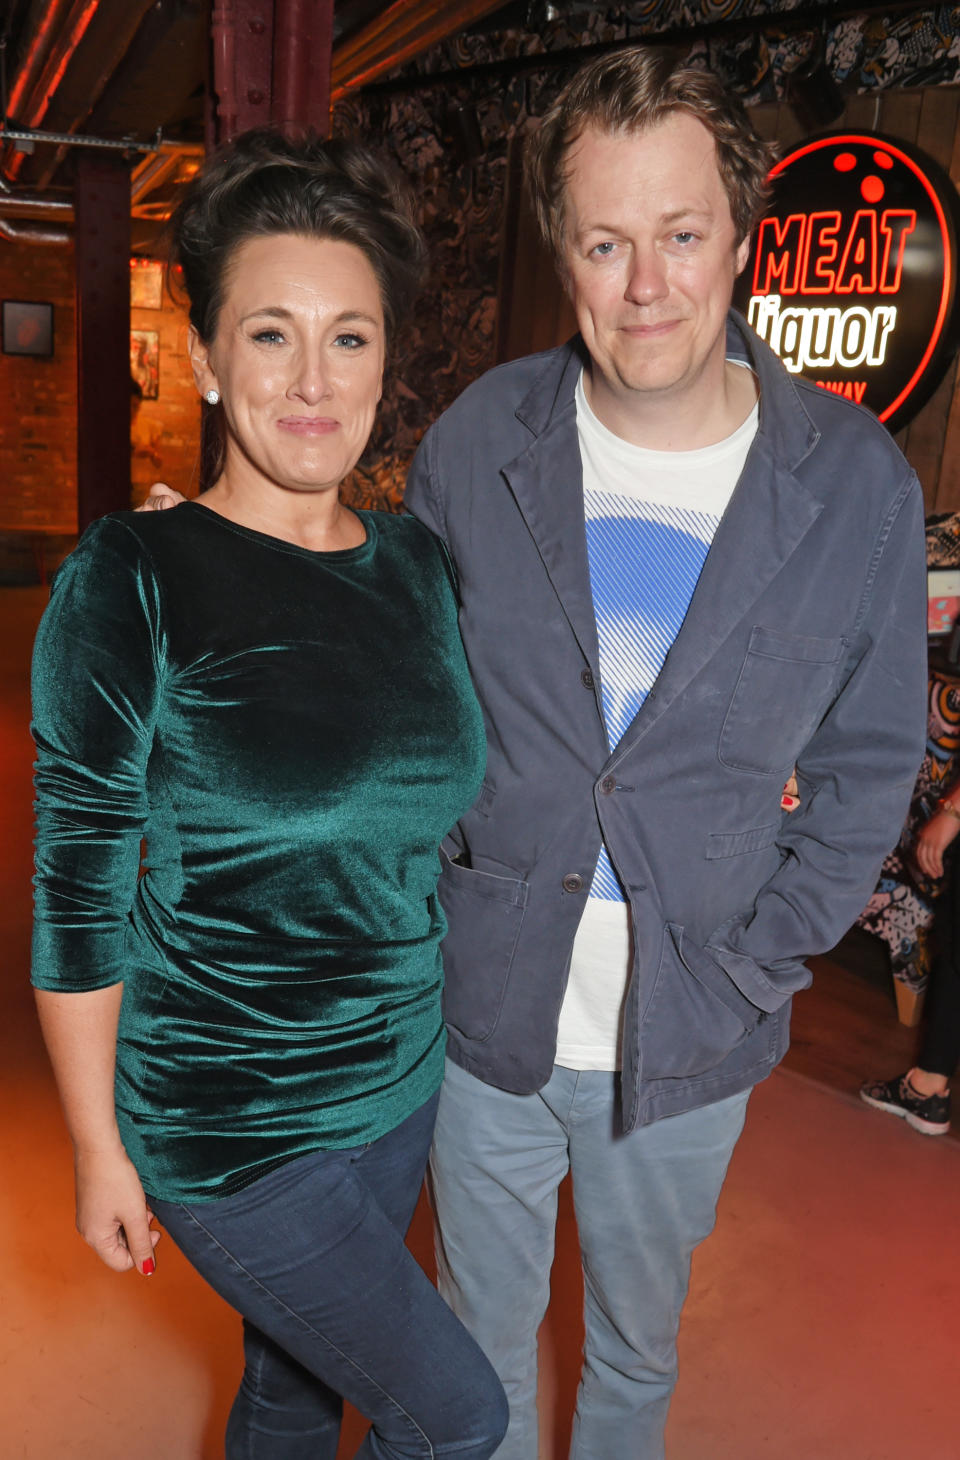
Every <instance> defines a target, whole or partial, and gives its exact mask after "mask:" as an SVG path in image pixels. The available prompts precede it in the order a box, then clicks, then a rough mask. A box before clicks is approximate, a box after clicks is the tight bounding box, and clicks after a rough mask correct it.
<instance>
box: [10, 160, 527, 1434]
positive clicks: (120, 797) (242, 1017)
mask: <svg viewBox="0 0 960 1460" xmlns="http://www.w3.org/2000/svg"><path fill="white" fill-rule="evenodd" d="M174 238H175V256H176V260H177V262H178V263H179V265H180V266H181V268H182V270H183V278H184V282H185V285H186V289H187V293H188V295H189V299H190V319H191V328H190V334H189V349H190V357H191V362H192V366H193V372H194V377H195V380H196V383H197V388H198V390H199V391H200V393H201V394H202V395H203V397H204V399H205V400H206V401H207V402H208V403H209V404H210V405H211V407H213V408H214V409H216V411H217V412H218V414H219V415H220V417H221V423H222V436H223V450H222V452H221V461H220V464H219V470H218V475H217V477H216V480H215V482H214V485H213V486H212V488H211V489H210V491H208V492H207V493H206V494H205V495H204V498H203V501H202V503H196V502H187V503H184V504H183V505H182V506H179V507H176V508H175V509H173V510H172V511H166V512H162V513H150V514H146V515H144V516H135V515H134V514H132V513H118V514H116V515H114V516H112V517H109V518H106V519H104V520H103V521H101V522H98V523H96V524H94V526H93V527H92V528H91V529H90V530H89V531H88V532H87V533H86V534H85V535H84V537H83V539H82V541H81V543H80V545H79V547H78V548H77V551H76V552H75V553H74V554H73V556H72V557H71V558H70V559H69V560H68V562H67V564H66V565H65V567H64V568H63V569H62V570H61V572H60V573H59V575H58V577H57V581H56V583H55V585H54V591H53V596H52V601H51V604H50V607H49V609H48V611H47V613H46V615H45V617H44V620H43V622H42V624H41V628H40V632H39V636H38V639H37V647H36V653H35V668H34V733H35V739H36V743H37V757H38V758H37V797H38V801H37V805H38V853H37V877H36V888H37V923H36V936H35V945H34V966H33V981H34V984H35V985H36V988H37V990H38V993H37V999H38V1003H39V1008H40V1017H41V1021H42V1024H43V1030H44V1035H45V1038H46V1041H47V1045H48V1048H49V1051H50V1054H51V1058H52V1061H53V1065H54V1069H55V1072H56V1076H57V1080H58V1084H59V1087H60V1092H61V1097H62V1100H63V1104H64V1108H65V1111H66V1116H67V1122H68V1125H69V1128H70V1133H71V1136H72V1139H73V1143H74V1147H75V1152H76V1176H77V1211H78V1219H77V1220H78V1226H79V1229H80V1231H81V1233H82V1234H83V1236H84V1237H85V1238H86V1240H87V1241H88V1242H89V1243H90V1244H91V1245H92V1246H93V1247H94V1249H95V1250H96V1251H97V1252H98V1253H99V1255H100V1256H101V1257H102V1258H103V1260H104V1261H105V1262H106V1263H107V1265H108V1266H110V1267H112V1268H114V1269H115V1270H117V1271H124V1270H127V1269H130V1268H134V1267H135V1268H137V1269H138V1270H139V1271H140V1272H141V1273H143V1274H147V1275H150V1274H152V1273H153V1272H154V1267H155V1259H154V1255H153V1254H154V1248H155V1246H156V1243H157V1241H158V1237H159V1234H158V1233H157V1232H156V1231H152V1230H151V1229H150V1222H151V1218H152V1216H153V1214H154V1213H155V1214H156V1215H157V1217H159V1219H160V1220H161V1221H162V1222H163V1224H164V1226H165V1227H166V1229H167V1230H168V1232H169V1233H170V1234H171V1236H172V1237H173V1238H174V1240H175V1241H176V1242H177V1244H178V1245H179V1246H180V1247H181V1248H182V1249H183V1251H184V1252H185V1254H186V1255H187V1257H188V1258H189V1259H190V1260H191V1261H192V1262H193V1263H194V1265H195V1266H196V1267H197V1268H198V1270H199V1271H200V1272H201V1273H202V1274H203V1275H204V1277H206V1278H207V1280H208V1281H209V1282H210V1283H211V1284H212V1286H213V1287H215V1288H216V1289H217V1291H218V1292H219V1293H221V1294H222V1296H223V1297H225V1298H226V1299H227V1301H228V1302H230V1303H232V1304H233V1305H234V1306H235V1307H236V1308H238V1309H239V1311H240V1312H241V1313H242V1314H243V1316H244V1327H245V1353H246V1369H245V1374H244V1378H243V1383H242V1385H241V1388H240V1392H239V1394H238V1396H237V1400H236V1402H235V1404H234V1407H233V1410H232V1412H231V1416H230V1421H229V1425H228V1431H227V1454H228V1456H230V1457H240V1456H243V1457H245V1460H267V1457H269V1460H301V1457H304V1460H305V1457H307V1456H309V1457H311V1460H323V1457H330V1460H333V1456H334V1455H335V1452H336V1449H337V1437H338V1433H339V1425H340V1412H341V1396H346V1397H347V1398H349V1399H350V1400H351V1401H352V1402H353V1403H354V1404H355V1405H356V1406H357V1407H358V1408H359V1409H360V1410H361V1411H363V1412H364V1413H365V1414H367V1415H368V1416H369V1418H370V1420H371V1425H372V1428H371V1430H370V1432H369V1433H368V1435H367V1438H366V1440H365V1441H364V1443H363V1445H362V1446H361V1449H360V1451H359V1452H358V1453H359V1454H360V1455H363V1456H376V1457H393V1456H401V1455H402V1456H405V1457H409V1456H413V1455H416V1456H420V1455H423V1456H426V1455H431V1456H441V1455H446V1454H448V1453H454V1452H455V1453H456V1455H457V1457H458V1460H467V1457H471V1460H472V1457H477V1460H480V1457H485V1456H488V1455H490V1454H491V1453H492V1451H493V1450H494V1449H495V1448H496V1446H497V1444H498V1443H499V1441H500V1439H501V1437H502V1434H503V1429H504V1427H505V1423H506V1421H505V1407H504V1401H503V1396H502V1392H501V1390H500V1386H499V1383H498V1382H497V1380H496V1378H495V1376H494V1374H493V1371H492V1369H490V1367H489V1365H488V1364H487V1362H486V1360H485V1359H484V1358H483V1356H482V1354H481V1353H480V1351H479V1349H477V1347H476V1345H475V1344H474V1343H473V1341H472V1340H471V1339H470V1338H469V1337H468V1335H467V1334H466V1332H465V1331H464V1330H463V1329H462V1328H461V1327H460V1325H459V1324H458V1323H457V1321H456V1320H455V1319H454V1318H453V1316H452V1314H451V1313H450V1312H449V1310H448V1309H447V1308H446V1307H445V1306H444V1305H443V1304H442V1302H441V1301H440V1299H439V1297H438V1296H437V1294H436V1292H435V1291H434V1289H433V1288H432V1286H431V1285H430V1283H429V1282H428V1281H427V1279H426V1277H425V1276H424V1275H423V1273H422V1272H421V1270H420V1269H419V1267H417V1265H416V1263H415V1262H414V1261H413V1259H412V1258H411V1257H410V1255H409V1253H408V1252H407V1251H406V1248H405V1247H404V1245H403V1236H404V1232H405V1231H406V1228H407V1225H408V1223H409V1221H410V1218H411V1215H412V1213H413V1209H414V1206H415V1203H416V1200H417V1194H418V1191H419V1188H420V1183H421V1178H422V1175H423V1169H424V1165H425V1161H426V1156H427V1150H428V1146H429V1142H430V1134H431V1129H432V1125H433V1116H434V1109H435V1103H436V1094H437V1090H438V1086H439V1083H440V1077H441V1070H442V1064H443V1046H444V1036H443V1031H442V1024H441V1019H440V1006H439V995H440V984H441V970H440V959H439V940H440V937H441V935H442V932H443V923H442V917H441V914H440V913H439V911H438V907H437V903H436V899H435V882H436V876H437V845H438V842H439V840H440V838H441V837H442V835H443V834H444V833H445V831H446V830H447V828H448V827H449V826H450V825H451V824H452V823H453V822H454V821H455V820H456V818H457V817H458V816H459V815H460V814H461V812H462V811H463V810H464V809H465V808H466V807H467V806H468V805H469V803H470V802H471V800H472V799H473V797H474V795H475V792H476V790H477V787H478V784H479V780H480V776H481V774H482V769H483V754H484V752H483V745H484V740H483V729H482V723H481V720H480V716H479V711H478V708H477V705H476V702H475V700H474V698H473V695H472V691H471V688H470V683H469V678H468V674H467V669H466V664H465V662H464V657H463V652H462V649H461V646H460V642H459V638H458V634H457V627H456V606H455V602H454V596H453V592H452V590H451V584H450V579H449V572H448V568H447V565H446V561H445V559H444V557H443V555H442V551H441V549H440V547H439V545H438V543H437V542H436V540H435V539H434V538H433V537H431V535H430V534H429V533H428V532H427V531H426V530H425V529H424V528H423V527H421V526H420V525H419V524H418V523H416V522H415V521H414V520H413V519H411V518H398V517H390V516H385V515H383V514H369V513H365V512H352V511H349V510H348V509H347V508H346V507H344V506H343V505H342V504H341V502H340V500H339V496H338V487H339V485H340V483H341V481H342V480H343V478H344V477H345V476H346V474H347V473H348V472H349V471H350V470H351V468H352V467H353V466H354V464H355V463H356V461H357V459H358V457H359V455H360V453H361V451H362V450H363V447H364V445H365V443H366V441H367V438H368V436H369V433H370V429H371V425H372V422H373V418H374V413H375V410H376V406H377V402H378V400H379V398H380V393H381V382H382V375H383V365H384V356H385V351H386V345H387V339H388V335H389V333H390V332H391V331H392V330H393V329H394V328H395V327H396V323H397V319H398V317H399V314H400V312H401V308H402V306H404V305H406V304H407V303H408V302H409V298H410V294H411V292H412V289H413V287H414V286H415V284H416V282H417V280H418V278H419V274H420V271H421V266H422V260H423V245H422V240H421V239H420V236H419V234H418V233H417V231H416V228H415V226H414V225H413V223H412V221H411V217H410V212H409V207H408V204H407V200H406V195H405V194H404V193H403V191H402V190H401V189H400V188H399V186H398V185H397V183H396V181H395V179H393V177H392V175H390V174H388V173H387V172H386V171H385V170H384V168H383V167H382V165H381V164H379V163H378V162H377V161H376V159H375V158H374V157H373V156H372V155H371V154H369V153H368V152H366V151H365V150H364V149H362V148H360V147H358V146H356V145H353V144H347V143H329V144H322V143H319V142H315V141H314V142H308V143H303V144H298V145H293V144H291V143H289V142H286V141H285V140H284V139H283V138H281V137H280V136H279V135H275V134H272V133H266V132H259V133H252V134H249V135H248V136H247V137H245V138H242V139H240V140H239V141H238V142H237V143H235V144H234V145H233V146H232V147H231V148H229V149H227V150H226V151H225V152H223V153H222V154H220V155H219V156H218V157H216V158H215V159H214V160H213V162H212V163H211V164H210V165H209V166H208V167H207V169H206V170H205V171H204V173H202V174H201V176H200V177H199V178H198V179H197V180H196V181H195V182H194V183H193V185H192V186H191V189H190V191H189V193H188V195H187V197H186V200H185V202H184V204H183V206H182V208H181V209H180V212H179V215H178V217H177V219H176V222H175V234H174ZM141 836H143V837H145V839H146V857H145V861H146V871H145V873H144V874H143V876H142V878H141V879H140V881H139V885H138V883H137V873H138V865H139V861H140V848H141Z"/></svg>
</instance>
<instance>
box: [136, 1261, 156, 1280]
mask: <svg viewBox="0 0 960 1460" xmlns="http://www.w3.org/2000/svg"><path fill="white" fill-rule="evenodd" d="M156 1270H157V1264H156V1263H155V1262H154V1260H153V1258H152V1257H148V1258H147V1259H146V1261H145V1262H144V1263H143V1265H142V1267H141V1268H140V1271H141V1272H142V1273H143V1275H144V1277H153V1274H154V1273H155V1272H156Z"/></svg>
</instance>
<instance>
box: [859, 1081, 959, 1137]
mask: <svg viewBox="0 0 960 1460" xmlns="http://www.w3.org/2000/svg"><path fill="white" fill-rule="evenodd" d="M860 1099H861V1100H862V1101H863V1103H864V1105H872V1106H873V1108H874V1110H885V1111H886V1112H887V1114H888V1115H899V1116H900V1119H901V1120H905V1121H906V1122H907V1125H908V1126H909V1127H910V1129H911V1130H915V1131H919V1133H920V1135H922V1136H945V1135H947V1133H948V1132H949V1130H950V1122H949V1120H944V1121H936V1120H924V1119H923V1117H922V1116H920V1115H914V1113H913V1111H912V1110H904V1108H903V1106H902V1105H888V1104H887V1102H886V1101H885V1100H874V1099H873V1097H872V1095H865V1094H864V1092H863V1091H862V1090H861V1091H860Z"/></svg>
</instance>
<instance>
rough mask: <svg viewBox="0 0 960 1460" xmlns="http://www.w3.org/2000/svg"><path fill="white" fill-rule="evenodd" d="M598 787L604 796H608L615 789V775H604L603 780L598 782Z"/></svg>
mask: <svg viewBox="0 0 960 1460" xmlns="http://www.w3.org/2000/svg"><path fill="white" fill-rule="evenodd" d="M600 789H601V791H602V792H603V794H604V795H605V796H609V795H610V793H611V792H612V791H615V790H616V789H617V782H616V777H615V776H604V778H603V780H602V781H601V782H600Z"/></svg>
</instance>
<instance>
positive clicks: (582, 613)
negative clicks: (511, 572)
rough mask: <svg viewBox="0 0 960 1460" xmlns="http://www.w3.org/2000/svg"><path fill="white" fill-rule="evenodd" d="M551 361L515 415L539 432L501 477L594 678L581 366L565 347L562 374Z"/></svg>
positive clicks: (595, 657) (595, 660) (594, 639)
mask: <svg viewBox="0 0 960 1460" xmlns="http://www.w3.org/2000/svg"><path fill="white" fill-rule="evenodd" d="M551 363H552V364H553V368H552V369H550V370H548V371H547V372H546V374H545V375H544V377H543V378H542V379H541V380H540V381H539V382H538V383H537V385H536V386H535V387H534V389H533V390H532V391H531V392H530V395H529V396H528V397H527V399H526V400H525V401H524V402H523V403H522V405H521V406H520V408H519V410H518V411H517V415H518V416H519V417H520V419H521V420H523V421H524V422H525V424H527V425H528V426H529V427H530V429H531V430H533V431H535V432H536V433H537V434H536V435H535V437H534V440H533V441H532V442H531V444H530V445H529V446H528V447H527V449H526V450H525V451H524V452H522V453H521V454H520V455H519V456H518V457H516V458H515V459H514V460H513V461H511V462H510V463H509V464H508V465H507V466H505V467H504V468H503V475H504V477H505V478H506V481H507V484H508V486H509V487H510V490H511V492H512V493H513V496H514V499H515V500H516V503H517V506H518V507H519V509H520V511H521V513H522V514H523V519H524V521H525V523H526V525H527V528H528V530H529V532H530V535H531V537H532V538H533V541H534V542H535V544H536V547H537V551H538V552H539V554H540V557H541V559H542V561H543V566H544V568H545V570H546V572H547V575H548V577H549V579H550V582H551V584H552V586H553V589H554V592H555V593H556V595H557V598H558V600H559V603H560V607H561V608H562V609H563V612H564V614H565V615H566V618H567V621H568V622H569V624H570V627H571V629H572V630H573V633H574V635H575V637H576V639H577V642H578V644H579V645H580V648H581V650H582V652H583V655H584V658H585V659H586V661H587V663H588V664H589V665H590V666H591V668H592V669H593V670H594V672H595V673H599V655H600V650H599V645H598V642H597V621H596V616H595V614H594V608H593V595H592V592H591V588H590V564H589V560H588V557H587V532H586V525H585V523H584V515H583V469H582V466H581V462H580V448H579V444H578V441H577V419H576V406H575V402H574V389H575V386H576V381H577V377H578V375H579V373H580V369H581V363H582V362H581V360H580V357H579V355H578V354H577V353H576V351H575V350H573V349H572V348H569V347H568V351H567V352H565V353H563V354H562V355H561V357H560V361H559V365H560V369H559V371H558V370H557V367H556V364H555V363H553V362H551Z"/></svg>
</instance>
